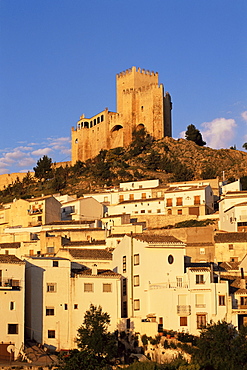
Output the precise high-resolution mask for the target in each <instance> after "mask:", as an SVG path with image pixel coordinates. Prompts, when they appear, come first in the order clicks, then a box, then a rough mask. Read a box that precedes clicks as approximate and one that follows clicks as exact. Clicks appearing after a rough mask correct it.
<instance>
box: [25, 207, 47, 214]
mask: <svg viewBox="0 0 247 370" xmlns="http://www.w3.org/2000/svg"><path fill="white" fill-rule="evenodd" d="M27 212H28V214H29V215H37V214H40V213H43V209H42V208H37V209H28V210H27Z"/></svg>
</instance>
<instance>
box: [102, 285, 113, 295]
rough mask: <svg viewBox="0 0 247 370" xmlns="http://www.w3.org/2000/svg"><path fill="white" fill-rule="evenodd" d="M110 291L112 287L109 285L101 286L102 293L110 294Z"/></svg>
mask: <svg viewBox="0 0 247 370" xmlns="http://www.w3.org/2000/svg"><path fill="white" fill-rule="evenodd" d="M111 291H112V285H111V284H109V283H104V284H103V293H111Z"/></svg>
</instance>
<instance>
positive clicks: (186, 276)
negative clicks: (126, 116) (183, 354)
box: [0, 179, 247, 359]
mask: <svg viewBox="0 0 247 370" xmlns="http://www.w3.org/2000/svg"><path fill="white" fill-rule="evenodd" d="M246 204H247V192H246V191H242V189H241V184H240V181H235V182H233V183H230V184H225V183H219V181H218V179H212V180H200V181H190V182H185V183H170V184H166V185H161V184H160V183H159V180H157V179H153V180H145V181H136V182H127V183H121V184H120V185H119V187H116V188H110V189H105V191H104V192H102V193H92V194H84V196H83V197H82V198H79V199H78V198H76V196H73V195H59V194H54V195H50V196H43V197H39V198H31V199H26V200H24V199H18V200H14V201H13V202H12V203H9V204H3V205H2V206H1V208H0V302H1V303H0V314H1V316H2V317H4V320H1V321H0V358H2V359H3V358H6V356H9V348H10V347H9V346H11V348H12V349H13V358H16V357H17V356H18V354H19V353H20V352H21V351H22V348H23V343H24V340H25V339H27V338H29V339H31V340H35V341H37V342H38V343H40V344H42V345H44V346H45V347H48V348H50V349H54V350H62V349H64V350H67V349H72V348H76V341H75V339H76V335H77V329H78V328H79V326H80V325H81V324H82V321H83V317H84V314H85V311H86V310H87V309H89V307H90V304H94V305H96V306H98V305H100V306H102V308H103V311H105V312H108V313H109V314H110V317H111V325H110V328H109V329H110V330H111V331H115V330H118V331H119V332H121V331H126V332H131V333H136V334H140V335H143V334H147V335H150V336H153V337H154V336H155V335H157V333H158V332H162V331H164V330H174V331H180V332H181V331H184V332H189V333H191V334H195V335H197V334H199V331H200V329H201V328H202V326H204V325H206V324H207V323H208V322H210V321H211V320H212V321H213V322H217V321H218V320H223V319H224V320H226V321H228V322H232V323H233V325H235V326H237V328H240V326H241V325H243V324H246V323H247V290H246V283H247V278H245V273H246V271H247V258H246V253H247V233H246V229H247V210H246ZM188 220H197V221H206V220H207V221H208V223H209V224H208V225H207V226H202V227H199V226H198V227H182V228H177V227H174V225H175V224H177V223H179V222H183V221H188Z"/></svg>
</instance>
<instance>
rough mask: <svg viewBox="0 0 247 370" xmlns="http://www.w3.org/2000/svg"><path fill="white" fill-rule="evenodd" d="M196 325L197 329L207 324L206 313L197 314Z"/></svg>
mask: <svg viewBox="0 0 247 370" xmlns="http://www.w3.org/2000/svg"><path fill="white" fill-rule="evenodd" d="M196 326H197V329H202V328H203V327H205V326H206V314H198V315H196Z"/></svg>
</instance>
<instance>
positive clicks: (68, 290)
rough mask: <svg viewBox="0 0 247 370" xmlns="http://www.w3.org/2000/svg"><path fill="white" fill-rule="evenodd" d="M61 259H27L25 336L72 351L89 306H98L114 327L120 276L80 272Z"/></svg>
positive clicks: (95, 270)
mask: <svg viewBox="0 0 247 370" xmlns="http://www.w3.org/2000/svg"><path fill="white" fill-rule="evenodd" d="M76 267H77V269H76V270H75V271H73V270H71V262H70V261H69V260H67V259H64V258H59V257H56V258H55V257H54V258H41V257H39V258H29V259H28V262H27V271H26V277H27V279H26V281H27V298H26V311H27V312H26V323H27V324H26V325H27V327H28V335H29V337H30V338H32V339H35V340H36V341H37V342H38V343H42V344H44V345H45V346H47V347H49V348H51V349H54V350H61V349H72V348H76V347H77V345H76V342H75V338H76V335H77V329H78V328H79V327H80V325H81V324H82V322H83V318H84V314H85V311H86V310H88V309H89V307H90V304H94V305H97V306H98V305H101V306H102V309H103V311H105V312H107V313H109V314H110V316H111V327H110V329H109V330H111V331H114V330H115V329H116V328H117V320H118V317H119V315H120V308H119V307H120V303H119V302H120V276H119V275H118V274H115V273H113V272H112V271H111V272H109V270H107V272H106V271H105V270H97V267H96V266H94V267H93V269H86V270H82V266H79V264H77V266H76Z"/></svg>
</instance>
